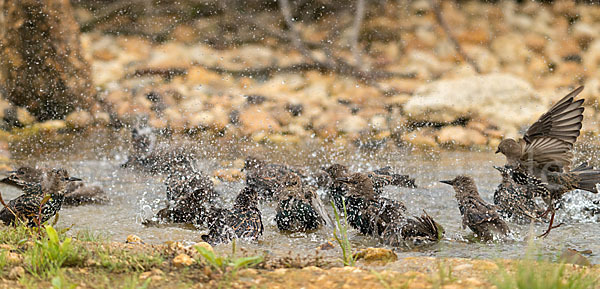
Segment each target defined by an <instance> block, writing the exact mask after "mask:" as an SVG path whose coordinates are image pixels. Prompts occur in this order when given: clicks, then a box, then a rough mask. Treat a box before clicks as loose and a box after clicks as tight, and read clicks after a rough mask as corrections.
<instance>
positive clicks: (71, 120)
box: [65, 110, 93, 129]
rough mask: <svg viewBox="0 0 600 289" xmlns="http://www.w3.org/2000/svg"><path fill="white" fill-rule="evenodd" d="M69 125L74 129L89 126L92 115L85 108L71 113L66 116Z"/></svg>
mask: <svg viewBox="0 0 600 289" xmlns="http://www.w3.org/2000/svg"><path fill="white" fill-rule="evenodd" d="M65 122H66V123H67V126H68V127H70V128H74V129H83V128H86V127H89V126H90V125H91V124H92V122H93V119H92V115H91V114H90V113H89V112H87V111H85V110H78V111H74V112H71V113H69V115H67V117H66V118H65Z"/></svg>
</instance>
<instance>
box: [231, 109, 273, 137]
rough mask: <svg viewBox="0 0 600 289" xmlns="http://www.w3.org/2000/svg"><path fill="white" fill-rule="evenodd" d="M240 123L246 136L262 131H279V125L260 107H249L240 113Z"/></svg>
mask: <svg viewBox="0 0 600 289" xmlns="http://www.w3.org/2000/svg"><path fill="white" fill-rule="evenodd" d="M240 122H241V124H242V131H243V133H244V134H247V135H249V134H253V133H255V132H260V131H279V130H280V129H281V127H280V125H279V123H278V122H277V121H276V120H275V118H273V117H272V116H271V115H270V114H269V113H268V112H266V111H264V110H263V109H261V108H260V107H259V106H252V107H249V108H247V109H245V110H243V111H242V112H240Z"/></svg>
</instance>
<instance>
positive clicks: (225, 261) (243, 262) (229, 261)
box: [196, 241, 263, 272]
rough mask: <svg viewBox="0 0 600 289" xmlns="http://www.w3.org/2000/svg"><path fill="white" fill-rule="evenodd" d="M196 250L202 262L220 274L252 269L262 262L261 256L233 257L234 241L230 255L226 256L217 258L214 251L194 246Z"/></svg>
mask: <svg viewBox="0 0 600 289" xmlns="http://www.w3.org/2000/svg"><path fill="white" fill-rule="evenodd" d="M196 250H197V251H198V253H199V254H200V256H202V258H203V259H204V261H206V263H207V264H208V265H209V266H211V267H212V268H213V269H215V270H217V271H220V272H237V271H238V270H239V269H243V268H248V267H254V266H256V265H258V264H260V263H261V262H262V261H263V257H262V256H248V257H239V258H236V257H235V241H234V244H233V246H232V253H231V255H228V256H219V255H217V254H215V252H214V251H212V250H208V249H206V248H204V247H200V246H196Z"/></svg>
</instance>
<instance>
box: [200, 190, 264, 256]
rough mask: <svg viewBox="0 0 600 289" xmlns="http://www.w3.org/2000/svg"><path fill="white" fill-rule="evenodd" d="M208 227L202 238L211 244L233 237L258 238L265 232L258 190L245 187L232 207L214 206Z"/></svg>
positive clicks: (223, 241)
mask: <svg viewBox="0 0 600 289" xmlns="http://www.w3.org/2000/svg"><path fill="white" fill-rule="evenodd" d="M208 229H209V232H208V234H206V235H203V236H202V240H204V241H205V242H207V243H210V244H218V243H225V242H229V241H230V240H231V239H233V238H243V239H250V240H256V239H258V238H259V237H260V236H261V235H262V233H263V224H262V218H261V213H260V211H259V210H258V193H257V192H256V190H254V189H252V188H250V187H245V188H244V189H243V190H242V191H241V192H240V193H239V194H238V196H237V197H236V199H235V202H234V204H233V208H232V209H222V208H212V209H211V213H210V214H209V226H208Z"/></svg>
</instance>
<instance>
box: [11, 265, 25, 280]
mask: <svg viewBox="0 0 600 289" xmlns="http://www.w3.org/2000/svg"><path fill="white" fill-rule="evenodd" d="M23 276H25V268H23V267H21V266H16V267H14V268H12V269H11V270H10V272H9V273H8V279H11V280H17V279H19V278H21V277H23Z"/></svg>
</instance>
